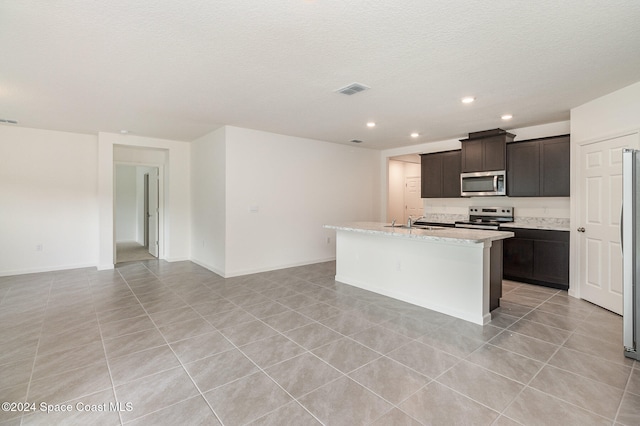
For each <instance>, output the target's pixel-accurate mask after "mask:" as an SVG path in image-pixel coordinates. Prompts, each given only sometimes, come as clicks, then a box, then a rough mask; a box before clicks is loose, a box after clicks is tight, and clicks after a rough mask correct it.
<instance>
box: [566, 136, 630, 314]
mask: <svg viewBox="0 0 640 426" xmlns="http://www.w3.org/2000/svg"><path fill="white" fill-rule="evenodd" d="M633 145H635V138H634V137H633V136H622V137H618V138H612V139H606V140H602V141H598V142H594V143H590V144H586V145H582V146H580V151H579V165H580V166H579V167H580V169H579V179H580V181H579V183H580V185H579V191H580V194H579V197H580V200H579V202H578V209H579V211H578V215H577V217H578V218H579V224H578V229H577V231H578V241H579V247H578V250H579V254H578V262H579V265H578V271H579V274H580V281H579V282H580V297H581V298H583V299H585V300H588V301H590V302H592V303H595V304H596V305H599V306H602V307H603V308H605V309H608V310H610V311H613V312H615V313H618V314H622V250H621V246H620V211H621V207H622V150H623V149H624V148H627V147H631V146H633Z"/></svg>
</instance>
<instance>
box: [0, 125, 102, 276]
mask: <svg viewBox="0 0 640 426" xmlns="http://www.w3.org/2000/svg"><path fill="white" fill-rule="evenodd" d="M96 186H97V138H96V137H95V136H91V135H82V134H74V133H66V132H54V131H48V130H38V129H28V128H23V127H16V126H7V125H0V275H13V274H22V273H28V272H38V271H50V270H58V269H69V268H78V267H86V266H94V265H95V264H96V261H97V254H98V252H97V245H98V216H97V190H96ZM37 246H41V247H42V251H37V249H36V248H37Z"/></svg>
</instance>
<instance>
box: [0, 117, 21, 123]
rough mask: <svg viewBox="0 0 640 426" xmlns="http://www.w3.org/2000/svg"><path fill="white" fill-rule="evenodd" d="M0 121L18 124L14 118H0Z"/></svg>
mask: <svg viewBox="0 0 640 426" xmlns="http://www.w3.org/2000/svg"><path fill="white" fill-rule="evenodd" d="M0 123H9V124H18V122H17V121H16V120H7V119H6V118H0Z"/></svg>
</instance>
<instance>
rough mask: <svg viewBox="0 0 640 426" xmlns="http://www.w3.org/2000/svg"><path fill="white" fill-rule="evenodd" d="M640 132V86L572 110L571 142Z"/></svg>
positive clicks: (625, 89)
mask: <svg viewBox="0 0 640 426" xmlns="http://www.w3.org/2000/svg"><path fill="white" fill-rule="evenodd" d="M639 128H640V82H637V83H635V84H632V85H631V86H627V87H625V88H624V89H621V90H618V91H615V92H613V93H609V94H608V95H605V96H602V97H601V98H598V99H594V100H593V101H591V102H588V103H586V104H584V105H581V106H579V107H576V108H573V109H572V110H571V141H572V143H573V144H577V143H580V142H584V141H595V140H598V139H604V138H607V137H611V136H619V135H621V134H622V133H624V132H628V131H637V130H638V129H639Z"/></svg>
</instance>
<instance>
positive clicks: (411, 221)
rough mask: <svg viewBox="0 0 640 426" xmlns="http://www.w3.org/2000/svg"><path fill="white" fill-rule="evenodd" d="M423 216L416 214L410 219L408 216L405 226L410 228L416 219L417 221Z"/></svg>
mask: <svg viewBox="0 0 640 426" xmlns="http://www.w3.org/2000/svg"><path fill="white" fill-rule="evenodd" d="M423 218H424V216H418V217H416V218H415V219H412V218H411V216H409V220H407V227H408V228H411V227H412V226H413V224H415V223H416V222H417V221H419V220H420V219H423Z"/></svg>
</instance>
